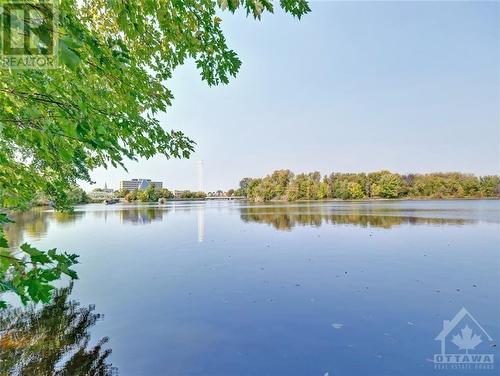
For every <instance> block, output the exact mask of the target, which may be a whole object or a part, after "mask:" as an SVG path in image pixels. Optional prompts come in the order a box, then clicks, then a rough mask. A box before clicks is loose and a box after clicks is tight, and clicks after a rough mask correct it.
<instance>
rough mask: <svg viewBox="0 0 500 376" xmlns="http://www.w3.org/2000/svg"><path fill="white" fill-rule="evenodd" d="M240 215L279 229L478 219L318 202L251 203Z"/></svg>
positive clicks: (465, 222) (456, 222)
mask: <svg viewBox="0 0 500 376" xmlns="http://www.w3.org/2000/svg"><path fill="white" fill-rule="evenodd" d="M240 218H241V220H242V221H243V222H257V223H266V224H268V225H271V226H273V227H274V228H275V229H277V230H291V229H293V228H294V227H295V226H318V227H319V226H321V225H322V224H332V225H346V224H347V225H356V226H361V227H381V228H387V229H389V228H392V227H394V226H401V225H405V224H408V225H418V224H425V225H464V224H470V223H474V222H475V221H474V220H471V219H462V218H439V217H420V216H411V215H397V214H394V213H389V212H384V211H372V210H370V211H366V210H363V209H358V210H355V209H349V210H341V209H336V210H334V211H330V210H325V209H324V208H319V207H317V206H312V207H307V206H296V207H288V206H278V207H276V206H275V207H266V206H255V207H252V206H248V207H242V208H241V212H240Z"/></svg>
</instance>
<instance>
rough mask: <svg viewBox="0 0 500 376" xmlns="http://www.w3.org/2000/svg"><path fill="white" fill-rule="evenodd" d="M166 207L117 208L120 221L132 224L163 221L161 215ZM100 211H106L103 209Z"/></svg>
mask: <svg viewBox="0 0 500 376" xmlns="http://www.w3.org/2000/svg"><path fill="white" fill-rule="evenodd" d="M168 211H169V210H168V209H167V208H162V209H159V208H157V207H151V206H148V207H142V208H141V207H133V208H127V209H125V210H119V211H118V213H119V216H120V222H121V223H132V224H141V225H144V224H149V223H151V222H161V221H163V216H164V215H166V214H167V213H168ZM101 213H108V212H107V211H103V212H101Z"/></svg>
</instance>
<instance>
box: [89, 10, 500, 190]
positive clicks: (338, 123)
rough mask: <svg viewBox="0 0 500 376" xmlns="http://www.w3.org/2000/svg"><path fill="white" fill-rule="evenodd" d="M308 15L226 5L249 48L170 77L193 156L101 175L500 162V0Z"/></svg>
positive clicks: (211, 177)
mask: <svg viewBox="0 0 500 376" xmlns="http://www.w3.org/2000/svg"><path fill="white" fill-rule="evenodd" d="M311 8H312V12H311V13H310V14H308V15H306V16H305V17H303V18H302V20H300V21H298V20H296V19H293V18H292V17H291V16H290V15H286V14H284V13H283V12H281V11H278V10H277V11H276V12H275V14H266V15H264V16H263V19H262V20H261V21H260V22H259V21H255V20H253V19H252V18H247V17H246V16H245V14H244V13H243V12H240V13H238V14H236V15H232V14H230V13H227V12H225V13H223V14H222V19H223V23H222V25H223V29H224V31H225V34H226V37H227V40H228V44H229V45H230V47H231V48H233V49H234V50H235V51H236V52H237V53H238V55H239V57H240V59H241V60H242V61H243V64H242V67H241V70H240V72H239V74H238V75H237V77H236V78H234V79H232V80H231V82H230V83H229V85H226V86H218V87H208V86H207V84H206V83H205V82H203V81H201V79H200V76H199V72H197V70H196V67H195V66H194V65H193V64H192V63H188V64H186V65H185V66H183V67H181V68H179V69H178V70H176V71H175V73H174V77H173V78H172V80H171V81H169V82H167V83H166V84H167V86H168V87H169V88H170V89H171V90H172V91H173V94H174V96H175V100H174V102H173V106H172V107H171V108H169V109H168V111H167V112H166V113H164V114H161V115H159V119H160V121H161V124H162V126H163V127H165V129H176V130H181V131H183V132H184V133H185V134H186V135H188V136H189V137H190V138H192V139H193V140H195V141H196V143H197V145H196V152H195V153H194V154H193V155H192V157H191V158H190V159H189V160H167V159H166V158H165V157H161V156H157V157H154V158H152V159H149V160H140V161H139V162H129V163H126V166H127V168H128V172H126V171H124V170H122V169H108V170H104V169H98V170H95V171H94V173H93V174H92V178H93V180H94V181H95V184H94V185H92V186H90V185H89V184H86V183H83V184H82V186H83V187H84V188H85V189H87V190H89V189H91V188H95V187H102V186H104V183H107V185H108V187H110V188H118V186H119V182H120V180H125V179H130V178H150V179H153V180H155V181H162V182H163V183H164V186H165V187H167V188H169V189H191V190H196V189H197V187H198V179H197V162H198V161H199V160H203V166H204V168H203V189H204V190H205V191H214V190H217V189H223V190H227V189H229V188H235V187H237V186H238V182H239V181H240V179H241V178H243V177H247V176H248V177H262V176H265V175H267V174H269V173H271V172H272V171H274V170H276V169H284V168H287V169H290V170H292V171H294V172H296V173H298V172H311V171H320V172H321V173H322V174H329V173H330V172H333V171H335V172H370V171H377V170H381V169H388V170H391V171H393V172H399V173H410V172H412V173H425V172H433V171H461V172H467V173H475V174H478V175H485V174H499V173H500V150H499V149H500V3H499V2H496V1H490V2H479V1H471V2H466V1H456V2H452V1H443V2H435V1H416V2H410V1H394V2H378V1H371V2H360V1H343V2H338V1H313V2H311Z"/></svg>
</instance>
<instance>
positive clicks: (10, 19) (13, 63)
mask: <svg viewBox="0 0 500 376" xmlns="http://www.w3.org/2000/svg"><path fill="white" fill-rule="evenodd" d="M57 25H58V7H57V0H38V1H35V0H24V1H21V0H0V69H50V68H55V67H56V66H57V40H58V38H57Z"/></svg>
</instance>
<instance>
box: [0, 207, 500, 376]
mask: <svg viewBox="0 0 500 376" xmlns="http://www.w3.org/2000/svg"><path fill="white" fill-rule="evenodd" d="M16 220H17V223H16V224H15V225H11V226H10V227H9V229H8V232H7V233H8V237H9V239H10V241H11V242H12V244H13V246H16V245H18V244H20V243H21V242H24V241H29V242H32V243H34V244H36V245H37V246H40V247H43V248H44V249H48V248H49V247H57V248H58V249H60V250H70V251H74V252H75V253H79V254H80V255H81V260H80V261H81V264H80V265H78V267H77V271H78V273H79V276H80V280H79V281H77V282H76V283H75V285H74V288H73V291H72V294H71V296H70V298H69V299H72V300H74V301H77V302H79V303H80V307H87V306H88V305H95V312H99V313H101V314H103V315H104V316H103V317H99V318H98V319H97V321H96V322H95V323H94V322H91V323H89V325H88V333H89V334H90V335H91V339H90V345H93V344H95V343H98V341H99V340H100V339H101V338H103V337H109V342H107V343H106V344H104V345H103V347H104V348H109V349H112V354H111V355H110V356H109V358H107V360H106V361H107V362H109V363H113V366H114V367H116V369H117V370H116V371H117V372H118V373H119V374H120V375H133V376H136V375H180V376H182V375H216V376H218V375H231V376H232V375H258V376H261V375H273V376H274V375H305V376H312V375H318V376H324V375H328V376H336V375H418V376H422V375H435V376H438V375H456V374H463V375H472V374H488V375H493V374H498V373H496V372H498V369H500V364H499V363H498V362H499V361H498V359H495V364H494V366H495V367H496V369H495V370H493V371H492V370H483V371H477V370H474V369H469V370H455V369H449V368H448V370H436V369H435V365H434V363H433V357H434V354H438V353H440V349H441V347H440V343H441V342H440V341H437V340H435V338H436V336H437V335H438V334H439V333H440V332H441V330H442V329H443V320H452V318H453V317H454V316H455V315H456V314H457V313H458V312H459V310H460V309H461V308H462V307H465V308H466V309H467V310H468V311H469V312H470V313H471V314H472V315H473V317H474V318H475V319H476V320H477V323H480V325H481V326H482V328H483V329H484V331H485V332H487V334H485V333H484V332H481V331H480V330H479V329H478V328H477V327H473V328H472V329H473V331H474V334H477V335H479V336H480V339H481V341H480V344H476V347H475V349H469V350H468V352H469V353H482V354H493V355H494V356H495V357H496V358H498V357H500V354H499V351H498V347H496V343H495V342H491V341H489V340H488V338H487V335H489V336H490V337H491V338H492V340H499V339H500V304H499V303H500V284H499V282H500V247H499V245H500V231H499V230H500V226H499V224H500V201H420V202H418V201H402V202H373V203H355V202H352V203H349V202H340V203H339V202H329V203H300V204H269V205H249V204H246V203H242V202H206V203H204V202H199V203H193V202H191V203H190V202H184V203H183V202H176V203H171V204H169V205H166V206H161V207H159V206H156V205H155V206H134V205H113V206H104V205H87V206H82V207H78V208H77V210H76V212H75V213H74V214H73V215H67V214H58V213H53V212H51V211H33V212H29V213H24V214H23V215H19V216H18V217H17V218H16ZM65 285H66V283H63V284H61V286H65ZM66 292H67V291H66ZM61 316H63V315H62V314H61ZM54 317H59V316H57V314H54V313H51V314H48V315H45V316H43V318H42V319H40V320H38V322H37V325H38V326H42V327H43V326H44V325H46V324H47V325H49V324H48V322H49V321H50V325H51V328H52V329H51V332H50V336H51V338H52V339H53V338H58V337H60V338H59V339H58V340H61V339H62V340H63V341H64V340H65V339H67V338H68V336H69V334H68V332H67V331H65V325H66V324H65V321H64V320H63V319H61V318H58V319H54ZM44 320H45V321H47V323H46V322H45V321H44ZM464 320H466V321H467V320H469V324H470V325H471V326H474V325H473V324H474V323H473V322H472V323H471V321H470V318H468V317H465V318H464ZM56 321H57V322H59V321H61V323H59V325H57V323H54V322H56ZM464 326H465V324H463V323H460V324H458V325H457V326H456V328H455V329H454V330H452V331H451V332H450V335H449V336H448V338H447V339H446V340H445V341H447V342H446V349H447V353H454V354H464V353H465V350H464V349H462V350H460V349H459V347H458V345H456V344H455V343H453V336H454V335H457V334H460V333H461V332H460V329H462V328H463V327H464ZM2 329H5V328H2ZM37 330H41V329H37ZM464 337H466V336H465V335H462V339H463V338H464ZM468 339H469V341H468V342H467V338H465V341H466V344H467V343H468V344H469V347H470V346H472V345H471V340H470V339H471V338H470V337H469V338H468ZM459 340H460V338H459ZM476 342H477V338H476ZM23 343H25V342H23ZM24 349H25V348H24ZM17 351H20V354H22V351H23V345H19V348H18V349H17ZM16 356H17V357H18V356H20V355H16Z"/></svg>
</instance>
